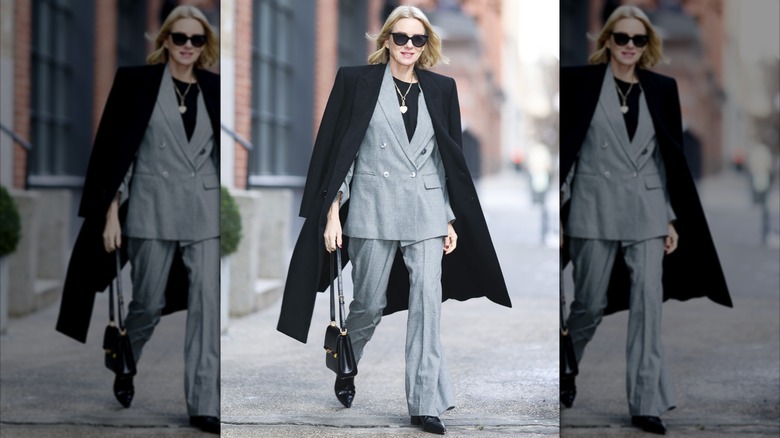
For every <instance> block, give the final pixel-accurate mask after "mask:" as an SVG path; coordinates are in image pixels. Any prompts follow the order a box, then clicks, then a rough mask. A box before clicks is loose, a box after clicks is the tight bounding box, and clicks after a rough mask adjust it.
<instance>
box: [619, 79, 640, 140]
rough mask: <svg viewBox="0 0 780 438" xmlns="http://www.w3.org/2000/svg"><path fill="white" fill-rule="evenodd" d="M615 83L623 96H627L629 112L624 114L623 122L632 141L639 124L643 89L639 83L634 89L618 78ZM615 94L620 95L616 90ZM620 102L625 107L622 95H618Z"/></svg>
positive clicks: (635, 84)
mask: <svg viewBox="0 0 780 438" xmlns="http://www.w3.org/2000/svg"><path fill="white" fill-rule="evenodd" d="M615 83H616V84H617V85H618V87H620V91H622V92H623V95H624V96H626V103H627V104H628V112H627V113H625V114H623V120H624V121H625V122H626V130H628V139H629V141H630V140H633V139H634V134H635V133H636V125H637V124H638V123H639V94H640V93H642V88H641V87H640V86H639V82H636V83H634V86H633V87H632V86H631V84H630V83H628V82H624V81H621V80H620V79H618V78H615ZM629 88H630V90H629ZM615 93H618V91H617V90H615ZM618 100H620V105H623V97H622V96H620V93H618Z"/></svg>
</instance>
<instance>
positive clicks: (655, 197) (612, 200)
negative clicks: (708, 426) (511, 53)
mask: <svg viewBox="0 0 780 438" xmlns="http://www.w3.org/2000/svg"><path fill="white" fill-rule="evenodd" d="M639 102H640V105H639V121H638V125H637V131H636V133H635V135H634V138H633V140H632V141H629V138H628V133H627V130H626V125H625V122H624V120H623V116H622V114H621V113H620V109H619V101H618V96H617V92H616V90H615V85H614V78H613V76H612V70H611V69H610V68H607V69H606V73H605V75H604V81H603V83H602V87H601V95H600V97H599V103H598V106H597V108H596V111H595V113H594V115H593V119H592V120H591V124H590V128H589V130H588V132H587V135H586V137H585V140H584V142H583V144H582V148H581V150H580V155H579V158H578V160H577V163H576V166H574V167H573V169H572V172H570V173H571V174H573V178H572V175H571V174H570V175H569V177H568V178H567V180H566V183H565V184H564V186H563V189H562V190H563V196H564V198H566V197H568V196H571V212H570V214H569V217H568V221H567V223H566V224H565V225H566V226H565V230H566V235H567V236H569V238H571V243H570V254H571V258H572V263H573V265H574V283H575V298H574V302H573V303H572V305H571V314H570V315H569V319H568V326H569V330H570V333H571V336H572V340H573V341H574V348H575V353H576V355H577V358H578V360H581V358H582V355H583V352H584V349H585V346H586V345H587V343H588V342H589V341H590V340H591V339H592V338H593V335H594V333H595V330H596V327H597V326H598V324H599V323H600V322H601V319H602V316H603V312H604V309H605V307H606V306H607V295H606V294H607V287H608V285H609V279H610V273H611V272H612V267H613V264H614V261H615V258H616V257H617V256H618V254H622V256H623V258H624V260H625V262H626V265H627V266H628V268H629V271H630V272H631V290H630V293H631V299H630V314H629V326H628V340H627V342H628V343H627V348H626V356H627V360H626V362H627V375H626V391H627V393H628V404H629V411H630V413H631V415H652V416H657V415H660V414H661V413H663V412H665V411H667V410H669V409H671V408H672V407H673V406H674V402H673V395H672V391H671V385H670V381H669V376H668V372H667V370H666V365H665V362H666V359H665V354H664V350H663V346H662V345H661V339H660V335H661V327H660V322H661V304H662V302H663V301H662V299H663V290H662V283H661V280H662V265H663V257H664V241H663V238H664V237H665V236H666V235H667V233H668V224H669V223H670V222H672V221H674V219H675V216H674V212H673V211H672V209H671V206H670V204H669V200H668V195H667V192H666V177H665V171H664V165H663V161H662V160H661V157H660V152H659V150H658V147H657V141H656V136H655V131H654V128H653V123H652V119H651V117H650V113H649V110H648V107H647V104H646V101H645V96H644V93H642V94H641V95H640V99H639ZM632 110H633V111H635V110H636V109H632Z"/></svg>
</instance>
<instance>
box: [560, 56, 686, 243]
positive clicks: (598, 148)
mask: <svg viewBox="0 0 780 438" xmlns="http://www.w3.org/2000/svg"><path fill="white" fill-rule="evenodd" d="M614 84H615V78H614V77H613V76H612V69H609V68H608V69H606V72H605V74H604V80H603V82H602V86H601V93H600V96H599V103H598V105H597V106H596V110H595V112H594V114H593V118H592V119H591V124H590V128H588V132H587V134H586V135H585V139H584V140H583V143H582V147H581V148H580V154H579V158H578V160H577V165H576V166H575V167H573V169H572V170H570V171H569V172H570V174H571V175H569V176H567V178H566V179H567V180H568V179H569V178H570V177H572V176H574V177H575V178H576V179H577V184H576V185H574V186H573V187H572V190H571V191H570V192H571V210H570V214H569V219H568V221H567V222H566V224H565V226H564V228H565V230H566V235H567V236H571V237H579V238H583V239H601V240H620V241H641V240H646V239H650V238H653V237H661V236H666V235H667V234H668V232H669V227H668V224H669V223H670V222H672V221H673V220H674V219H675V217H674V212H673V211H672V208H671V205H670V204H669V201H668V197H667V192H666V172H665V166H664V164H663V160H662V159H661V153H660V151H659V149H658V147H657V144H658V142H657V141H656V136H655V131H654V130H653V122H652V118H651V117H650V114H649V111H648V109H647V99H645V95H644V93H640V95H639V108H638V110H639V114H638V124H637V128H636V133H635V134H634V136H633V138H631V139H629V137H628V131H627V129H626V123H625V121H624V119H623V115H622V114H621V112H620V102H619V100H618V95H617V93H616V92H615V91H616V90H615V86H614ZM635 111H636V110H635ZM575 175H576V176H575Z"/></svg>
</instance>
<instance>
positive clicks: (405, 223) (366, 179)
mask: <svg viewBox="0 0 780 438" xmlns="http://www.w3.org/2000/svg"><path fill="white" fill-rule="evenodd" d="M395 93H396V91H395V88H394V86H393V77H392V74H391V73H390V68H389V67H386V68H385V73H384V77H383V78H382V86H381V88H380V91H379V99H378V101H377V103H376V107H375V109H374V113H373V116H372V118H371V121H370V122H369V125H368V130H367V131H366V135H365V137H364V138H363V142H362V143H361V144H360V148H359V150H358V153H357V156H356V158H355V160H354V161H353V163H352V166H351V167H350V169H349V172H348V173H347V176H346V178H345V181H344V183H343V184H342V186H341V189H340V191H341V192H342V198H341V203H342V205H343V204H344V202H346V201H347V199H349V198H351V199H352V201H351V202H350V208H349V216H348V218H347V222H346V224H344V234H345V235H347V236H350V237H358V238H363V239H380V240H397V241H401V242H402V244H409V243H414V242H419V241H421V240H425V239H430V238H433V237H440V236H446V235H447V223H448V222H450V221H453V220H455V215H454V213H453V212H452V209H451V208H450V205H449V197H448V194H447V185H446V184H445V177H446V175H445V172H444V166H443V165H442V162H441V156H440V155H439V148H438V146H437V144H436V137H435V136H434V131H433V124H432V123H431V117H430V114H429V113H428V108H427V106H426V104H425V99H424V97H423V94H422V89H420V96H419V98H418V101H417V103H418V105H419V111H418V118H417V128H416V129H415V132H414V136H413V137H412V140H411V142H410V141H409V138H408V136H407V134H406V129H405V127H404V122H403V118H402V116H401V112H400V110H399V105H398V99H397V98H396V96H395Z"/></svg>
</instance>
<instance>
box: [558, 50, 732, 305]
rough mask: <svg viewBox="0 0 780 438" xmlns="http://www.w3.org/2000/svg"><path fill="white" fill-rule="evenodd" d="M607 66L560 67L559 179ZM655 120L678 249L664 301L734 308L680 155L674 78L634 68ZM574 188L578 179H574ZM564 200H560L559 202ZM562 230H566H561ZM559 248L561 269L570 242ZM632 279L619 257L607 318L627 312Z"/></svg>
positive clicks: (670, 261)
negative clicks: (698, 300) (703, 302)
mask: <svg viewBox="0 0 780 438" xmlns="http://www.w3.org/2000/svg"><path fill="white" fill-rule="evenodd" d="M606 68H609V67H608V65H607V64H600V65H589V66H581V67H563V68H561V75H560V96H561V103H560V108H561V109H560V131H561V159H560V175H561V181H563V179H564V178H565V177H566V175H568V174H569V171H570V170H571V169H572V166H574V165H575V163H576V161H577V157H578V154H579V151H580V148H581V147H582V143H583V140H584V139H585V135H586V133H587V130H588V128H589V126H590V123H591V119H592V118H593V114H594V112H595V110H596V105H597V103H598V98H599V94H600V92H601V83H602V80H603V78H604V73H605V69H606ZM637 77H638V79H639V83H640V85H641V87H642V90H643V92H644V93H645V99H646V100H647V106H648V109H649V111H650V115H651V117H652V120H653V128H654V129H655V133H656V138H657V141H658V147H659V148H660V152H661V157H662V159H663V163H664V166H665V168H666V187H667V191H668V195H669V202H670V204H671V206H672V209H673V210H674V212H675V214H676V216H677V218H676V220H675V222H674V227H675V229H676V230H677V234H678V235H679V243H678V247H677V250H676V251H674V252H673V253H672V254H669V255H666V256H664V263H663V289H664V300H668V299H670V298H674V299H677V300H681V301H685V300H689V299H691V298H698V297H708V298H709V299H711V300H712V301H714V302H716V303H718V304H721V305H724V306H727V307H732V302H731V296H730V295H729V291H728V286H727V283H726V278H725V276H724V275H723V269H722V267H721V264H720V260H719V258H718V254H717V251H716V249H715V244H714V242H713V240H712V235H711V234H710V230H709V226H708V225H707V219H706V217H705V215H704V210H703V208H702V205H701V201H700V200H699V195H698V191H697V189H696V185H695V183H694V180H693V177H692V176H691V172H690V170H689V169H688V165H687V163H686V161H685V157H684V155H683V150H682V147H683V144H682V114H681V111H680V98H679V93H678V91H677V83H676V81H675V80H674V79H672V78H670V77H668V76H664V75H661V74H658V73H654V72H651V71H649V70H645V69H637ZM572 184H573V185H576V184H577V181H576V178H574V179H573V181H572ZM562 199H563V198H562ZM569 206H570V205H569V203H568V202H565V203H564V204H563V205H561V210H560V211H561V223H563V224H565V223H566V222H567V219H568V214H569ZM564 232H565V230H564ZM569 240H570V239H568V238H565V239H564V247H563V248H562V249H561V269H563V268H564V267H565V266H566V265H567V264H568V262H569V249H568V241H569ZM629 290H630V277H629V272H628V268H627V267H626V265H625V263H624V262H623V259H622V257H618V258H617V259H616V260H615V265H614V267H613V269H612V274H611V277H610V283H609V288H608V291H607V300H608V304H607V308H606V309H605V312H604V313H605V314H611V313H614V312H617V311H620V310H626V309H628V304H629Z"/></svg>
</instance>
